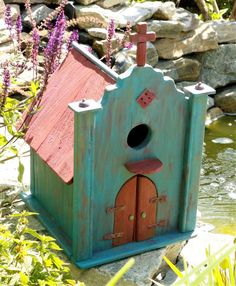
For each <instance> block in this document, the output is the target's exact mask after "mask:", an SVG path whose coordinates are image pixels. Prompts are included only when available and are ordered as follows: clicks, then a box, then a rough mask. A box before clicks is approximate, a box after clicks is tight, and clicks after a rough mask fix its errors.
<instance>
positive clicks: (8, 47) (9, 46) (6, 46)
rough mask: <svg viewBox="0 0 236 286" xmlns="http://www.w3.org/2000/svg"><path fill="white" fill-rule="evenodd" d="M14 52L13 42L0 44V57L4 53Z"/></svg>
mask: <svg viewBox="0 0 236 286" xmlns="http://www.w3.org/2000/svg"><path fill="white" fill-rule="evenodd" d="M14 51H15V46H14V44H13V42H6V43H2V44H0V56H2V55H3V54H5V53H13V52H14Z"/></svg>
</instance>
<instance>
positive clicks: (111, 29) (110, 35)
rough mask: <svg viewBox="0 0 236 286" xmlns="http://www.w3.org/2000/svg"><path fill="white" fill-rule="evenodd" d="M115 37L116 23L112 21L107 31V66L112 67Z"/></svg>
mask: <svg viewBox="0 0 236 286" xmlns="http://www.w3.org/2000/svg"><path fill="white" fill-rule="evenodd" d="M113 37H115V21H114V20H113V19H111V21H110V23H109V25H108V29H107V47H106V64H107V65H108V66H109V67H111V52H112V51H111V50H112V38H113Z"/></svg>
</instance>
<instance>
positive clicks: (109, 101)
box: [75, 66, 189, 253]
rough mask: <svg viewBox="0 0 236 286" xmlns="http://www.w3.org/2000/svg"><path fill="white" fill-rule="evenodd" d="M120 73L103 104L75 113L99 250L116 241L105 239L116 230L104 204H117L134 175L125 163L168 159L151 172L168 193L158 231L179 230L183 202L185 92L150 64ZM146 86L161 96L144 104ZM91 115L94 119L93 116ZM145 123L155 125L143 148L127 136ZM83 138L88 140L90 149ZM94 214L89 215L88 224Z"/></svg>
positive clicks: (83, 175) (82, 175)
mask: <svg viewBox="0 0 236 286" xmlns="http://www.w3.org/2000/svg"><path fill="white" fill-rule="evenodd" d="M122 77H123V78H122V79H120V80H119V81H118V82H117V84H116V86H110V87H109V88H108V90H107V91H106V92H105V95H104V97H103V99H102V103H101V104H102V109H101V110H98V111H96V112H94V113H90V114H89V113H87V114H79V115H78V117H76V118H77V120H78V123H77V125H76V129H80V131H81V132H80V133H78V134H77V136H78V139H77V140H76V142H77V143H78V149H79V148H80V149H79V150H80V151H79V150H78V151H79V155H78V158H79V157H81V161H78V162H77V164H78V166H83V167H82V169H81V168H80V169H78V170H79V172H80V174H79V175H78V176H79V177H80V180H78V184H79V188H78V190H77V191H78V192H84V195H85V192H86V191H85V190H84V186H85V184H84V183H83V182H82V181H83V180H84V179H85V180H87V181H90V187H89V190H88V191H89V192H90V195H89V197H90V208H89V209H90V210H92V212H91V215H92V219H93V220H92V227H91V229H90V234H91V235H92V238H93V239H92V240H93V241H92V245H93V246H92V249H93V251H95V252H96V251H100V250H105V249H109V248H111V247H112V241H111V240H110V241H107V240H103V236H104V235H105V234H107V233H112V232H113V214H107V213H106V208H107V207H112V206H114V203H115V198H116V196H117V193H118V192H119V190H120V188H121V187H122V185H123V184H124V183H125V182H126V181H127V180H128V179H129V178H131V177H132V176H133V175H134V174H131V173H130V172H128V171H127V170H126V168H125V167H124V164H125V163H127V162H129V161H134V160H142V159H145V158H153V157H157V158H159V159H160V160H161V161H162V162H163V164H164V168H163V170H162V171H161V172H160V173H158V174H152V175H150V176H147V177H149V178H150V179H151V180H152V181H153V182H154V183H155V184H156V186H157V188H158V193H159V195H167V197H168V199H167V202H166V203H163V204H160V205H159V206H158V213H157V220H158V221H159V220H161V219H166V220H167V221H168V223H167V226H166V227H162V228H157V229H156V234H159V235H161V234H162V233H167V232H171V231H174V230H177V228H178V218H179V215H180V209H181V206H180V205H179V203H180V196H181V184H182V176H183V159H184V148H185V137H186V130H187V124H188V112H189V108H188V100H187V99H186V98H185V94H184V93H183V92H180V91H177V90H176V88H175V85H174V82H173V80H172V79H170V78H165V79H164V80H163V74H162V73H161V72H160V71H154V70H153V69H152V68H151V67H148V66H146V67H144V68H134V69H133V70H129V71H128V72H127V73H126V74H124V75H122ZM146 88H147V89H151V90H153V91H155V93H156V97H157V99H155V100H154V101H153V102H152V103H151V104H150V105H149V106H148V107H147V108H146V109H143V108H141V107H140V105H139V104H138V103H137V102H136V99H137V97H138V96H139V95H140V94H141V93H142V92H143V91H144V89H146ZM91 117H92V119H89V118H91ZM89 120H91V124H90V127H89V126H87V127H86V126H85V125H83V128H80V127H79V125H80V124H81V123H82V122H88V121H89ZM142 123H144V124H147V125H148V126H149V127H150V128H151V132H152V135H151V138H150V141H149V143H148V144H147V145H146V146H145V147H144V148H142V149H132V148H130V147H129V146H128V144H127V136H128V134H129V132H130V130H131V129H132V128H133V127H135V126H136V125H138V124H142ZM87 125H88V123H87ZM89 128H90V131H91V132H92V135H91V137H92V138H93V140H92V141H91V140H90V141H89V139H88V141H87V143H86V138H87V137H86V136H85V133H84V132H85V131H84V132H83V130H87V131H86V132H88V130H89ZM79 142H85V143H79ZM89 142H90V143H89ZM80 144H82V145H83V146H87V150H86V148H85V147H81V145H80ZM79 146H80V147H79ZM91 150H93V151H92V154H94V158H93V159H91V158H90V160H92V162H93V164H94V165H93V166H94V167H93V170H92V174H91V177H90V178H88V173H87V172H88V170H89V169H88V168H89V166H87V163H85V158H86V157H87V159H88V158H89V157H90V156H89V154H90V155H91ZM83 152H87V156H86V155H82V156H81V153H83ZM75 154H77V153H75ZM75 156H77V155H75ZM88 160H89V159H88ZM83 164H85V165H83ZM75 169H76V170H77V168H75ZM90 172H91V169H90ZM76 176H77V173H76V174H75V177H76ZM83 178H84V179H83ZM81 180H82V181H81ZM80 186H81V188H82V190H81V188H80ZM81 196H82V195H81ZM81 208H82V206H81ZM90 220H91V218H90V219H89V218H88V217H87V223H88V225H90V223H89V221H90ZM97 222H101V223H97ZM90 247H91V246H90ZM90 253H91V251H90Z"/></svg>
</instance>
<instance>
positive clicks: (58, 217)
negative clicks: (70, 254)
mask: <svg viewBox="0 0 236 286" xmlns="http://www.w3.org/2000/svg"><path fill="white" fill-rule="evenodd" d="M31 162H33V164H34V165H33V169H31V178H34V180H33V183H32V184H31V193H32V196H33V197H34V198H37V201H38V202H39V203H40V205H41V206H42V207H43V208H44V209H45V210H47V213H48V214H49V215H50V217H51V218H52V219H53V220H54V222H55V224H56V225H57V226H58V227H60V228H61V230H62V232H63V233H64V235H65V236H67V238H68V241H70V240H72V235H73V234H72V201H73V198H72V196H73V186H72V185H67V184H65V183H64V182H63V181H62V180H61V179H60V178H58V177H57V176H56V175H55V173H54V172H53V171H52V170H51V169H50V168H49V167H48V166H47V165H46V164H45V163H44V162H43V161H42V160H41V159H40V157H39V156H38V155H37V154H36V153H35V152H34V151H33V150H31Z"/></svg>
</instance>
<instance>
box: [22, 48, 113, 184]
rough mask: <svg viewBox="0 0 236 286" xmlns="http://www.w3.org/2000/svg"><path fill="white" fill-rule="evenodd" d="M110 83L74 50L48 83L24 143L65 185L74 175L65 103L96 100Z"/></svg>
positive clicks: (71, 132) (68, 112) (70, 126)
mask: <svg viewBox="0 0 236 286" xmlns="http://www.w3.org/2000/svg"><path fill="white" fill-rule="evenodd" d="M114 83H115V82H114V80H113V79H111V78H110V77H109V76H108V75H107V74H105V73H104V72H102V71H101V70H100V69H99V68H98V67H97V66H96V65H95V64H93V63H91V62H90V61H89V60H87V59H86V58H85V57H84V56H82V55H81V54H80V53H79V52H77V51H76V50H74V49H73V50H72V51H71V52H70V53H69V55H68V56H67V58H66V59H65V61H64V62H63V63H62V65H61V67H60V68H59V69H58V70H57V71H56V72H55V73H54V74H53V75H52V76H51V78H50V80H49V83H48V86H47V88H46V91H45V92H44V94H43V97H42V100H41V103H40V109H39V111H38V112H37V113H36V114H35V115H34V116H33V118H32V120H31V121H30V123H29V126H28V130H27V132H26V135H25V140H26V142H27V143H28V144H29V145H30V146H31V147H32V148H33V149H34V150H35V151H36V153H37V154H38V155H39V156H40V157H41V159H42V160H44V161H45V162H46V163H47V164H48V165H49V166H50V167H51V168H52V169H53V170H54V172H55V173H56V174H57V175H58V176H59V177H60V178H61V179H62V180H63V181H64V182H65V183H71V182H72V180H73V175H74V174H73V172H74V170H73V169H74V168H73V155H74V154H73V153H74V152H73V150H74V148H73V144H74V114H73V111H71V110H70V109H69V108H68V104H69V103H70V102H73V101H78V100H81V99H83V98H85V99H94V100H96V101H97V100H99V99H101V98H102V96H103V93H104V89H105V87H106V86H107V85H109V84H114Z"/></svg>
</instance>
